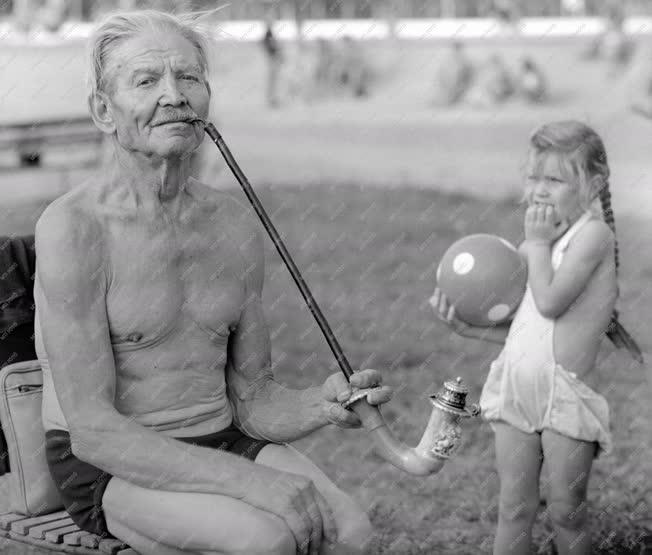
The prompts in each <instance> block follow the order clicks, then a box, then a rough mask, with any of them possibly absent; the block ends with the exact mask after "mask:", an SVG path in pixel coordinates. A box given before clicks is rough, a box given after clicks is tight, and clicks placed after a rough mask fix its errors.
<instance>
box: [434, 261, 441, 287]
mask: <svg viewBox="0 0 652 555" xmlns="http://www.w3.org/2000/svg"><path fill="white" fill-rule="evenodd" d="M439 278H441V263H440V264H439V266H437V274H436V276H435V279H436V280H437V283H439Z"/></svg>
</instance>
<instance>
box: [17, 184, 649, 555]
mask: <svg viewBox="0 0 652 555" xmlns="http://www.w3.org/2000/svg"><path fill="white" fill-rule="evenodd" d="M260 192H261V197H262V200H263V202H264V204H265V205H266V206H267V207H268V210H269V212H270V214H273V218H274V220H275V222H276V223H277V226H278V228H279V230H280V231H282V233H283V234H284V235H285V236H286V241H287V244H288V247H289V249H290V251H291V252H292V254H293V255H294V256H295V258H296V261H297V263H298V265H299V267H300V268H301V269H302V270H303V272H304V276H305V278H306V280H307V282H308V284H309V285H310V287H311V289H312V291H313V293H314V295H315V297H316V298H317V300H318V302H319V303H320V305H321V307H322V309H323V310H324V313H325V314H326V316H327V318H328V319H329V321H330V322H331V324H332V326H333V328H334V329H335V331H336V334H337V336H338V338H339V339H340V340H341V342H342V344H343V347H344V349H345V352H346V353H347V355H348V356H349V358H350V361H351V363H352V365H353V366H354V367H375V368H378V369H381V370H382V371H383V373H384V376H385V379H386V380H387V382H388V383H390V384H391V385H392V386H393V387H394V388H395V389H396V395H395V398H394V400H393V401H392V402H391V404H390V405H389V406H388V407H387V408H386V409H385V410H384V414H385V417H386V418H387V420H388V422H389V423H390V425H391V428H392V429H393V431H394V432H395V434H396V435H397V436H398V437H401V438H402V439H403V440H404V441H405V442H406V443H408V444H415V443H416V442H417V440H418V438H419V437H420V435H421V433H422V428H423V426H424V425H425V422H426V418H427V415H428V414H429V412H430V405H429V403H428V401H427V395H428V394H430V393H432V392H434V391H437V390H438V389H439V388H440V387H441V385H442V383H443V381H444V380H445V379H448V378H450V377H454V376H457V375H459V376H462V377H463V378H464V380H465V381H466V382H467V383H468V384H469V386H470V388H471V395H470V397H471V398H472V399H477V397H478V395H479V392H480V388H481V386H482V383H483V380H484V378H485V376H486V372H487V369H488V364H489V362H490V361H491V359H492V358H493V357H494V356H495V355H496V354H497V348H495V347H494V346H489V345H488V344H484V343H481V342H476V341H472V340H464V339H461V338H458V337H456V336H451V335H450V333H449V332H448V330H447V329H446V328H445V327H443V326H441V325H439V324H438V323H436V322H435V320H434V319H433V317H432V314H431V310H430V307H429V306H428V304H427V298H428V296H429V295H430V293H431V291H432V288H433V285H434V273H435V269H436V265H437V261H438V260H439V258H440V256H441V255H442V254H443V252H444V250H445V249H446V248H447V247H448V246H449V245H450V243H451V242H452V241H454V240H455V239H456V238H458V237H460V236H462V235H465V234H469V233H472V232H491V233H496V234H500V235H502V236H504V237H506V238H508V239H510V240H512V241H517V240H519V237H520V235H521V211H520V208H519V207H518V205H517V204H516V203H514V202H509V201H507V202H493V203H487V202H483V201H479V200H476V199H473V198H469V197H465V196H459V195H458V196H450V195H443V194H441V193H438V192H435V191H426V190H417V189H405V190H402V191H395V190H383V189H378V188H364V187H360V186H357V185H351V186H348V187H344V186H341V187H329V186H328V185H326V184H325V185H324V186H323V187H321V188H312V187H311V188H305V189H300V188H277V187H274V188H262V189H260ZM38 210H39V208H38V207H37V208H35V209H30V210H29V211H28V213H29V214H31V215H30V216H28V217H27V218H24V219H22V218H21V220H22V221H23V222H26V221H27V220H28V218H31V217H33V215H34V213H35V211H36V212H38ZM21 212H22V210H21V211H19V210H14V211H13V214H14V215H15V216H16V217H18V216H19V214H20V213H21ZM643 225H646V226H649V224H644V223H643V222H641V221H638V220H636V219H633V218H627V219H621V221H620V222H619V227H620V234H621V237H622V241H623V254H622V256H623V274H622V283H621V285H622V289H623V298H622V309H623V316H624V322H625V324H626V325H627V327H628V328H630V329H631V331H632V332H633V333H634V335H635V336H637V338H638V339H639V340H640V341H641V343H642V344H643V346H644V348H645V349H646V350H648V351H652V348H651V347H652V342H651V340H650V338H649V337H648V336H647V335H646V333H645V332H646V330H647V325H646V322H645V320H644V318H645V317H646V315H647V314H649V313H650V311H651V310H652V298H651V297H650V295H649V293H648V291H647V289H648V283H649V279H650V277H652V262H650V261H649V260H646V259H645V258H638V260H637V259H636V258H632V257H633V255H635V252H633V249H634V247H633V246H632V245H634V244H635V240H634V239H633V237H636V235H634V233H637V232H638V231H639V230H640V228H641V226H643ZM628 244H629V245H630V246H629V247H628V246H627V245H628ZM267 246H268V253H267V261H268V262H267V272H266V273H267V282H266V288H265V293H264V301H265V306H266V313H267V316H268V321H269V325H270V330H271V334H272V337H273V346H274V352H273V356H274V366H275V371H276V373H277V375H278V377H279V379H280V380H282V381H284V382H286V383H288V384H290V385H292V386H294V387H306V386H308V385H310V384H315V383H319V382H321V381H322V380H323V379H324V378H325V377H326V376H327V375H328V374H329V373H330V372H332V371H335V370H336V366H335V363H334V362H333V358H332V356H331V354H330V352H329V350H328V347H327V346H326V343H325V341H324V340H323V338H322V337H321V334H320V332H319V330H318V329H317V328H316V326H315V325H314V324H313V321H312V317H311V316H310V313H309V312H308V310H307V309H306V308H305V306H304V305H303V301H302V300H301V297H300V295H299V294H298V292H297V291H296V287H295V285H294V284H293V283H292V282H291V279H290V277H289V274H288V273H287V271H286V269H285V267H284V266H283V265H282V264H281V261H280V259H279V257H278V255H277V254H276V252H275V251H274V250H273V246H271V243H269V242H268V245H267ZM634 251H635V249H634ZM598 372H599V383H600V387H601V389H602V390H603V391H604V392H605V395H606V396H607V398H608V400H609V403H610V406H611V409H612V418H613V432H614V439H615V450H614V452H613V453H612V454H611V455H609V456H606V457H604V458H602V459H599V460H598V461H597V462H596V464H595V466H594V472H593V476H592V480H591V484H590V492H589V500H590V503H591V528H592V534H593V537H594V538H595V553H640V552H641V547H640V541H641V539H640V538H641V537H642V536H643V535H645V534H646V533H650V532H646V530H645V525H648V526H649V525H651V524H652V522H650V520H649V516H650V513H651V512H652V493H651V492H650V488H649V479H648V475H647V474H646V473H647V472H648V466H646V465H649V460H650V457H651V456H652V440H651V438H650V434H649V426H648V422H649V418H650V411H649V404H650V403H649V400H650V396H651V395H652V391H651V389H650V384H649V383H648V382H646V378H645V375H644V372H643V371H642V370H641V369H640V368H637V367H634V366H632V365H630V364H629V363H628V362H627V359H626V358H625V357H624V356H622V355H618V356H616V357H611V358H610V359H608V362H607V363H606V364H605V365H604V366H603V367H602V368H601V369H599V370H598ZM465 437H466V440H465V445H464V447H463V449H462V452H461V453H460V454H459V456H458V457H457V458H456V459H455V460H454V461H451V462H450V463H449V464H448V466H447V467H446V468H445V469H444V470H443V471H442V472H441V473H440V474H438V475H436V476H434V477H430V478H425V479H424V478H415V477H410V476H407V475H404V474H402V473H400V472H399V471H397V470H395V469H394V468H393V467H391V466H390V465H388V464H387V463H385V462H383V461H382V460H380V459H379V458H378V457H377V456H376V455H374V454H373V452H372V449H371V444H370V443H369V440H368V438H367V437H366V435H365V434H364V432H362V431H339V430H331V429H325V430H322V431H320V432H318V433H316V434H314V435H313V436H311V437H309V438H306V439H304V440H302V441H300V442H298V443H297V446H298V447H299V448H300V449H302V450H303V451H304V452H306V453H307V454H309V456H310V457H311V458H313V460H315V461H316V462H317V463H318V464H319V465H321V466H322V467H323V468H324V470H325V471H326V472H327V473H328V474H329V475H330V476H331V477H332V478H333V479H334V480H335V481H336V482H337V483H338V485H339V486H340V487H342V488H344V489H345V490H347V491H349V492H351V493H352V494H353V495H354V496H355V498H356V499H357V500H358V501H359V502H360V504H361V505H362V507H364V509H365V510H367V511H368V512H369V514H370V515H371V518H372V520H373V522H374V524H375V526H376V528H377V531H378V535H377V538H376V540H375V541H376V544H375V549H376V551H377V552H378V553H387V554H390V553H391V554H395V553H396V554H398V553H401V554H416V553H424V554H425V553H460V554H464V553H469V554H471V553H488V552H490V549H491V542H492V537H493V533H494V527H495V523H496V517H497V508H496V501H497V497H496V494H497V487H498V483H497V477H496V473H495V469H494V466H493V457H494V450H493V444H492V434H491V432H490V429H489V427H488V426H487V425H486V424H484V423H482V422H481V421H473V422H470V423H467V425H466V426H465ZM543 508H544V507H543V505H542V510H543ZM646 518H647V519H648V520H647V521H646V520H645V519H646ZM550 531H551V528H550V525H549V523H548V522H547V521H546V520H545V519H544V518H541V519H540V520H539V521H538V522H537V525H536V528H535V540H536V544H537V548H538V549H539V552H540V553H550V552H551V551H550V546H549V544H548V543H546V542H547V540H548V538H549V534H550ZM7 553H13V551H7ZM33 553H36V552H33Z"/></svg>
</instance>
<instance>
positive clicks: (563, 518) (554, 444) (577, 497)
mask: <svg viewBox="0 0 652 555" xmlns="http://www.w3.org/2000/svg"><path fill="white" fill-rule="evenodd" d="M541 443H542V445H543V453H544V457H545V459H546V467H547V469H548V472H549V477H548V479H549V482H550V486H549V487H550V496H549V499H548V514H549V515H550V519H551V520H552V523H553V526H554V529H555V535H556V537H555V543H556V545H557V550H558V552H559V555H566V554H573V555H580V554H588V553H591V536H590V534H589V531H588V522H587V503H586V491H587V487H588V483H589V474H590V473H591V465H592V464H593V458H594V456H595V450H596V444H595V443H594V442H589V441H580V440H577V439H571V438H569V437H566V436H563V435H561V434H558V433H556V432H553V431H552V430H544V431H543V433H542V434H541Z"/></svg>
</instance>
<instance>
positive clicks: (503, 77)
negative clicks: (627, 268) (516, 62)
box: [466, 54, 514, 108]
mask: <svg viewBox="0 0 652 555" xmlns="http://www.w3.org/2000/svg"><path fill="white" fill-rule="evenodd" d="M513 94H514V83H513V79H512V76H511V75H510V73H509V70H508V69H507V65H506V64H505V60H504V59H503V57H502V56H501V55H500V54H492V55H491V56H490V57H489V59H488V60H487V61H486V62H485V63H484V64H483V65H481V66H480V68H479V70H478V75H477V78H476V80H475V81H474V83H473V86H472V87H471V89H470V90H469V93H468V95H467V97H466V98H467V100H468V101H469V103H470V104H471V105H473V106H476V107H479V108H491V107H492V106H496V105H498V104H501V103H503V102H505V101H506V100H507V99H508V98H509V97H510V96H512V95H513Z"/></svg>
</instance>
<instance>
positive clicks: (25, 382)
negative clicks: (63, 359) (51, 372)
mask: <svg viewBox="0 0 652 555" xmlns="http://www.w3.org/2000/svg"><path fill="white" fill-rule="evenodd" d="M42 397H43V375H42V373H41V367H40V365H39V363H38V361H36V360H30V361H27V362H19V363H16V364H9V365H8V366H5V367H4V368H3V369H2V370H0V425H1V426H2V430H3V432H4V435H5V439H6V442H7V451H8V454H9V473H7V474H4V475H2V476H0V514H2V513H9V512H12V513H21V514H25V515H30V516H36V515H40V514H46V513H51V512H53V511H56V510H59V509H61V508H63V504H62V503H61V500H60V498H59V494H58V492H57V488H56V486H55V484H54V481H53V480H52V478H51V476H50V471H49V470H48V465H47V461H46V458H45V431H44V430H43V423H42V421H41V400H42Z"/></svg>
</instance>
